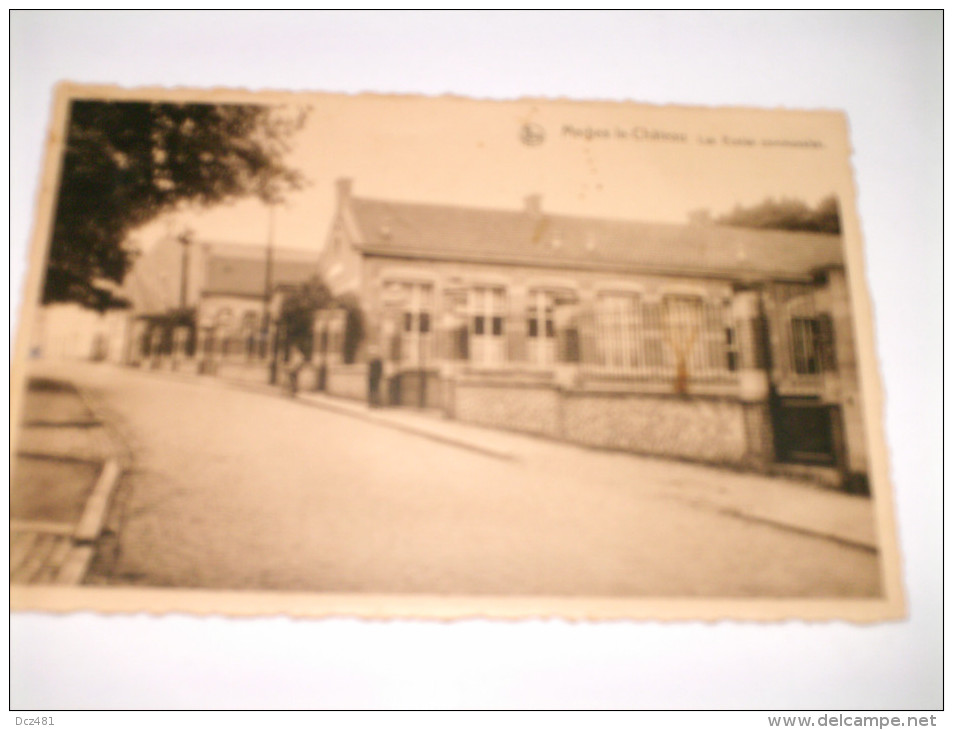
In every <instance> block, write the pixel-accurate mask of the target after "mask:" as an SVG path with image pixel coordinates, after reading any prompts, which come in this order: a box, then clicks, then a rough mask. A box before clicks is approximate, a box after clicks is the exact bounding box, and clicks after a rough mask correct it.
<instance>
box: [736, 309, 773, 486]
mask: <svg viewBox="0 0 953 730" xmlns="http://www.w3.org/2000/svg"><path fill="white" fill-rule="evenodd" d="M731 311H732V319H733V320H734V331H735V336H736V338H737V341H738V400H739V402H740V403H741V408H742V411H743V413H744V422H745V437H746V440H747V450H746V454H745V461H746V462H747V464H748V465H749V466H751V467H754V468H758V469H766V468H767V467H768V466H769V465H770V464H771V463H772V462H773V461H774V428H773V425H772V423H771V403H770V395H771V386H770V373H769V370H768V369H769V367H770V358H769V357H768V355H767V352H766V348H767V347H768V346H769V345H768V343H767V342H765V335H766V331H765V326H764V316H763V313H762V311H761V298H760V294H759V293H758V292H757V291H750V290H745V291H739V292H735V295H734V298H733V300H732V306H731Z"/></svg>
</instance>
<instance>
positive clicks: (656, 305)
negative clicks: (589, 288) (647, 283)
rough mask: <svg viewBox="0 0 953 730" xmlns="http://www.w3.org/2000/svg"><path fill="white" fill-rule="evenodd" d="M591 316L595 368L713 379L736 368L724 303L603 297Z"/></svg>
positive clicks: (629, 295)
mask: <svg viewBox="0 0 953 730" xmlns="http://www.w3.org/2000/svg"><path fill="white" fill-rule="evenodd" d="M595 315H596V316H595V348H594V350H593V351H594V353H595V364H597V365H598V366H600V367H601V368H602V369H604V370H607V371H609V372H617V373H620V374H629V373H631V374H637V375H644V376H655V377H669V376H671V375H672V374H673V372H681V373H683V374H685V375H687V376H689V377H713V376H718V375H720V374H723V373H725V372H727V371H729V370H732V369H734V368H735V367H736V361H737V344H736V343H735V341H734V331H733V329H732V326H731V322H730V317H729V316H728V308H727V304H726V303H725V302H722V301H710V300H706V299H704V298H703V297H700V296H694V295H681V294H669V295H665V296H664V297H662V299H661V300H654V301H653V300H649V301H645V300H643V298H642V297H641V296H640V295H639V294H636V293H629V292H604V293H602V294H600V295H599V298H598V300H597V303H596V310H595Z"/></svg>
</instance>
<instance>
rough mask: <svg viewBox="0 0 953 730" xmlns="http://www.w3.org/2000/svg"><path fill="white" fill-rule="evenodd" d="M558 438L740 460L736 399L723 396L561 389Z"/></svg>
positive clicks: (742, 446)
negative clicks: (589, 391)
mask: <svg viewBox="0 0 953 730" xmlns="http://www.w3.org/2000/svg"><path fill="white" fill-rule="evenodd" d="M563 398H564V409H563V434H562V435H563V438H565V439H566V440H567V441H572V442H574V443H578V444H584V445H586V446H599V447H603V448H610V449H621V450H624V451H633V452H637V453H641V454H652V455H656V456H673V457H678V458H683V459H692V460H697V461H704V462H710V463H719V464H733V465H739V466H740V465H742V464H745V463H746V456H747V452H748V446H747V438H746V433H745V416H744V411H743V408H742V405H741V403H739V402H738V401H736V400H732V399H727V398H708V397H703V396H693V397H684V396H682V397H680V396H674V395H640V394H634V393H633V394H624V395H623V394H619V393H612V394H599V393H585V392H575V393H566V394H565V395H564V396H563Z"/></svg>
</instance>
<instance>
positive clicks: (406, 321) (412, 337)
mask: <svg viewBox="0 0 953 730" xmlns="http://www.w3.org/2000/svg"><path fill="white" fill-rule="evenodd" d="M400 287H401V288H402V290H403V292H402V297H401V300H402V302H403V311H402V312H401V321H400V330H401V335H400V339H401V343H400V352H401V360H402V361H403V362H405V363H407V364H410V365H423V364H425V363H427V362H429V361H431V360H432V359H433V353H432V348H433V285H432V284H427V283H418V282H403V283H402V284H401V285H400Z"/></svg>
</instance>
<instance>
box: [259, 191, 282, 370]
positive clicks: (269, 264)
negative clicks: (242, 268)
mask: <svg viewBox="0 0 953 730" xmlns="http://www.w3.org/2000/svg"><path fill="white" fill-rule="evenodd" d="M274 247H275V205H274V203H269V205H268V240H267V241H266V243H265V297H264V302H262V317H261V323H262V326H261V354H262V356H264V357H267V355H268V331H269V330H270V329H271V312H270V311H269V305H270V304H271V290H272V268H273V265H274V264H273V259H274ZM277 337H278V332H277V329H276V331H275V345H276V348H275V353H276V355H275V357H274V358H272V361H271V366H270V372H269V375H268V382H270V383H272V384H274V382H275V381H276V380H277V378H278V362H277V344H278V342H277Z"/></svg>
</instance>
